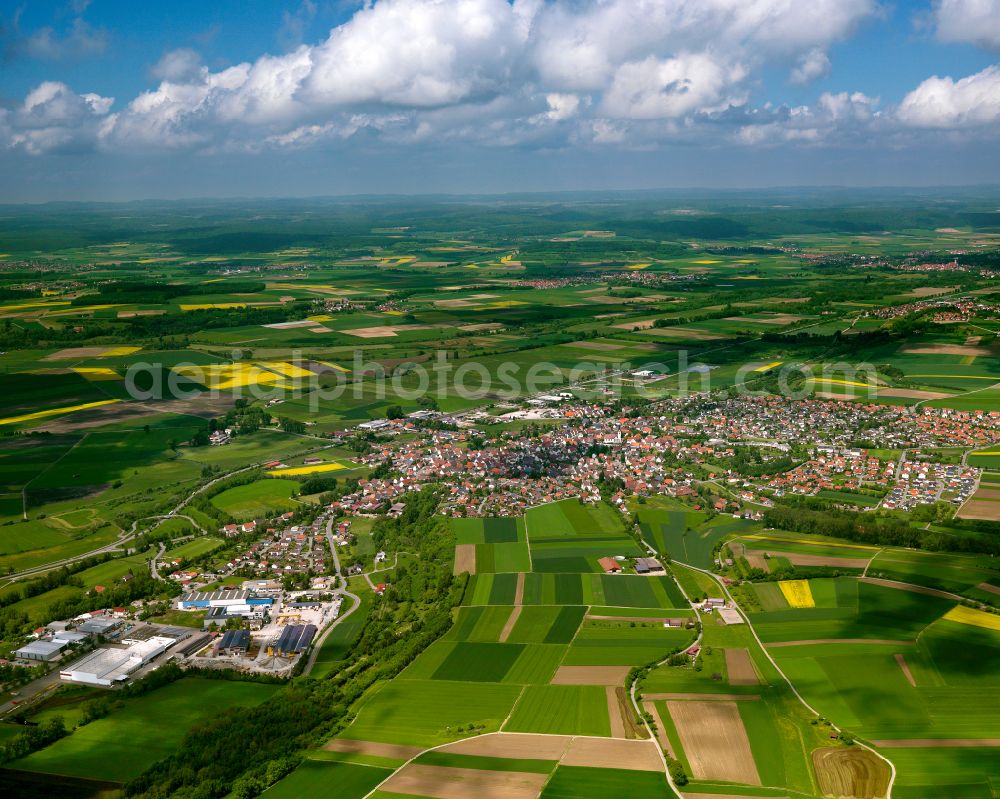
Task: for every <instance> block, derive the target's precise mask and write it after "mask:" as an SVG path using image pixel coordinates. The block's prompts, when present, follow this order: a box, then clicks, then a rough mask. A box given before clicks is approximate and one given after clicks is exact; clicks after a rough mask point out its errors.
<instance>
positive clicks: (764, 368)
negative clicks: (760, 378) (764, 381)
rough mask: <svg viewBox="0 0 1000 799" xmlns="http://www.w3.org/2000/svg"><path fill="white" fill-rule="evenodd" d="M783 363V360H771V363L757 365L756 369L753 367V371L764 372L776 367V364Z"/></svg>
mask: <svg viewBox="0 0 1000 799" xmlns="http://www.w3.org/2000/svg"><path fill="white" fill-rule="evenodd" d="M783 363H784V361H773V362H772V363H765V364H764V365H763V366H758V367H757V368H756V369H754V371H755V372H766V371H768V370H769V369H774V367H776V366H781V364H783Z"/></svg>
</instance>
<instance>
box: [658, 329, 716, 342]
mask: <svg viewBox="0 0 1000 799" xmlns="http://www.w3.org/2000/svg"><path fill="white" fill-rule="evenodd" d="M649 332H650V333H652V334H653V335H656V336H670V337H671V338H689V339H691V340H692V341H718V340H719V339H723V338H725V336H720V335H717V334H715V333H709V332H708V331H707V330H696V329H694V328H690V327H657V328H654V329H652V330H650V331H649Z"/></svg>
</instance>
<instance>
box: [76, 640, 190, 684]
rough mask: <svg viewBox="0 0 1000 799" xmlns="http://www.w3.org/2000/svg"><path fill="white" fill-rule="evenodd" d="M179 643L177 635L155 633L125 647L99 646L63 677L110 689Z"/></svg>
mask: <svg viewBox="0 0 1000 799" xmlns="http://www.w3.org/2000/svg"><path fill="white" fill-rule="evenodd" d="M175 643H177V641H176V640H175V639H173V638H165V637H163V636H158V635H154V636H153V637H152V638H149V639H147V640H145V641H135V642H133V643H132V644H130V645H129V646H128V647H125V648H124V649H110V648H109V649H98V650H95V651H94V652H91V653H90V654H89V655H87V656H86V657H84V658H81V659H80V660H78V661H77V662H76V663H72V664H70V665H69V666H67V667H66V668H65V669H63V670H62V671H60V672H59V677H60V679H62V680H65V681H66V682H78V683H83V684H84V685H100V686H102V687H104V688H109V687H111V686H112V685H114V684H115V683H118V682H123V681H124V680H127V679H128V677H129V675H130V674H132V673H133V672H134V671H136V670H137V669H139V668H140V667H141V666H143V665H145V664H146V663H149V661H151V660H152V659H153V658H155V657H156V656H157V655H159V654H160V653H161V652H165V651H166V650H167V649H169V648H170V647H171V646H173V645H174V644H175Z"/></svg>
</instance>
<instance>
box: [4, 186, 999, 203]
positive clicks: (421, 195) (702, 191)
mask: <svg viewBox="0 0 1000 799" xmlns="http://www.w3.org/2000/svg"><path fill="white" fill-rule="evenodd" d="M969 191H987V192H997V193H998V194H1000V182H991V183H967V184H926V185H892V184H883V185H850V184H820V185H808V184H792V185H774V186H756V187H742V188H740V187H716V188H707V187H703V186H682V187H667V186H664V187H659V188H647V189H642V188H635V189H610V188H605V189H596V188H595V189H553V190H521V191H503V192H461V191H450V192H374V193H361V192H352V193H344V194H302V195H294V194H286V195H281V194H275V195H266V194H248V195H205V196H189V197H140V198H134V199H129V200H34V201H32V200H0V208H17V207H44V206H59V205H66V206H70V205H74V206H82V205H137V204H143V203H198V202H212V203H227V202H229V203H232V202H266V201H271V202H290V201H298V202H303V201H320V200H324V201H329V200H336V201H350V200H390V199H408V200H432V199H464V200H468V199H502V198H522V197H523V198H531V197H537V198H542V197H571V196H586V195H590V196H602V195H603V196H609V195H615V196H628V195H635V196H638V195H642V196H655V195H657V194H663V195H680V194H684V193H696V194H698V195H700V196H702V197H712V196H720V197H722V196H732V195H743V196H753V195H754V194H761V195H765V194H775V193H801V194H807V193H814V194H823V193H827V194H832V193H838V192H857V193H859V194H864V193H869V194H870V193H889V192H898V193H900V194H904V193H911V194H915V193H926V192H941V193H944V194H948V193H963V192H969Z"/></svg>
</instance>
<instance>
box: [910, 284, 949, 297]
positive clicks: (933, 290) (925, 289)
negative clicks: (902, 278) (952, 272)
mask: <svg viewBox="0 0 1000 799" xmlns="http://www.w3.org/2000/svg"><path fill="white" fill-rule="evenodd" d="M957 288H958V286H940V287H936V286H921V287H920V288H916V289H913V291H911V292H909V294H910V296H911V297H933V296H934V295H935V294H947V293H948V292H950V291H955V290H956V289H957Z"/></svg>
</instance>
